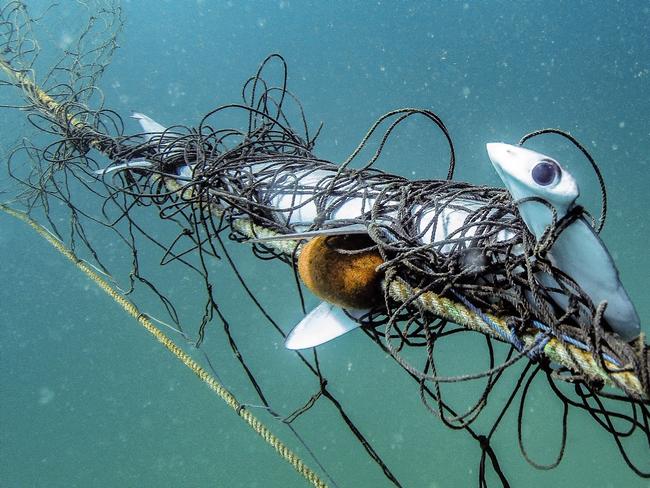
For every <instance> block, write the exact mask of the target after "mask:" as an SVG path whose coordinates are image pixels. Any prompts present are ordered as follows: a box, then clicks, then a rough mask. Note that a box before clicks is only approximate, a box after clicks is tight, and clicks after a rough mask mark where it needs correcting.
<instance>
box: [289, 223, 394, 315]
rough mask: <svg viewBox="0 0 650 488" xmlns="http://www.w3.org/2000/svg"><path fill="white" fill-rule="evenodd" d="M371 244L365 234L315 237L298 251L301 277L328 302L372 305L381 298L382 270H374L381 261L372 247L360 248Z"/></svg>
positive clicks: (345, 306)
mask: <svg viewBox="0 0 650 488" xmlns="http://www.w3.org/2000/svg"><path fill="white" fill-rule="evenodd" d="M371 245H372V241H371V240H370V239H369V238H368V237H367V236H365V235H358V234H351V235H345V236H319V237H315V238H313V239H312V240H310V241H309V242H308V243H307V244H305V245H304V246H303V248H302V251H301V252H300V257H299V258H298V273H299V274H300V278H302V281H303V282H304V283H305V285H306V286H307V288H309V289H310V290H311V291H312V292H313V293H314V294H315V295H316V296H318V297H319V298H322V299H323V300H325V301H327V302H329V303H333V304H334V305H339V306H340V307H343V308H355V309H364V308H372V307H373V306H376V305H378V304H379V303H381V301H382V298H383V295H382V292H381V288H380V282H381V273H380V272H378V271H377V267H378V266H379V265H381V264H382V263H383V260H382V258H381V256H380V255H379V253H378V252H377V251H375V250H373V251H359V249H365V248H367V247H370V246H371ZM350 251H357V252H352V253H350Z"/></svg>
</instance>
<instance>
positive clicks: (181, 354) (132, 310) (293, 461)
mask: <svg viewBox="0 0 650 488" xmlns="http://www.w3.org/2000/svg"><path fill="white" fill-rule="evenodd" d="M0 210H1V211H3V212H4V213H6V214H8V215H11V216H12V217H15V218H16V219H18V220H20V221H22V222H24V223H25V224H27V225H29V226H30V227H31V228H32V229H33V230H34V231H36V233H38V235H39V236H40V237H42V238H43V239H44V240H45V241H46V242H48V243H49V244H50V245H51V246H52V247H53V248H54V249H56V250H57V251H58V252H59V253H61V254H62V255H63V256H65V257H66V258H68V259H69V260H70V261H72V263H74V265H75V266H77V268H79V270H81V271H82V272H83V273H84V274H85V275H86V276H87V277H88V278H89V279H90V280H91V281H92V282H93V283H94V284H95V285H97V287H98V288H99V289H101V290H102V291H103V292H104V293H106V294H107V295H108V296H109V297H111V299H112V300H113V301H114V302H115V303H117V304H118V305H119V306H120V307H121V308H122V310H124V311H125V312H126V313H127V314H129V315H130V316H131V317H133V318H134V319H135V320H136V321H137V322H138V323H139V324H140V325H141V326H142V327H143V328H144V329H145V330H146V331H147V332H149V334H151V335H152V336H153V337H154V338H155V339H156V340H157V341H158V342H160V343H161V344H162V345H163V347H165V349H167V350H168V351H169V352H170V353H172V355H173V356H174V357H175V358H176V359H178V360H179V361H180V362H181V363H183V365H185V367H187V368H188V369H189V370H190V371H192V372H193V373H194V374H195V375H196V376H197V377H198V378H199V379H200V380H201V381H202V382H203V383H205V385H206V386H207V387H208V388H210V390H212V391H213V392H214V393H215V394H216V395H217V396H218V397H219V398H221V400H223V402H224V403H225V404H226V405H228V407H230V408H231V409H232V410H233V411H234V412H235V413H236V414H237V415H238V416H239V417H241V418H242V419H243V420H244V422H246V423H247V424H248V425H249V426H250V428H251V429H253V431H254V432H255V433H256V434H257V435H259V436H260V437H261V438H262V439H263V440H264V442H266V443H267V444H269V446H271V447H272V448H273V449H275V451H276V452H277V453H278V455H280V457H282V458H283V459H284V460H285V461H286V462H288V463H289V464H290V465H291V466H292V467H293V469H295V470H296V472H298V473H299V474H300V475H301V476H302V477H303V478H305V479H306V480H307V481H308V482H309V483H310V484H311V485H313V486H315V487H318V488H325V487H326V486H327V485H326V484H325V482H323V481H322V480H321V479H320V478H319V476H318V475H317V474H316V473H315V472H314V471H313V470H312V469H311V468H309V466H307V465H306V464H305V463H304V462H303V461H302V459H300V457H299V456H297V455H296V453H295V452H293V451H292V450H291V449H290V448H289V447H287V446H286V445H285V444H284V443H283V442H282V441H281V440H280V439H278V438H277V437H276V436H275V434H273V433H272V432H271V431H270V430H269V429H268V428H267V427H266V426H265V425H264V424H263V423H262V422H261V421H260V420H259V419H258V418H257V417H256V416H255V415H253V414H252V413H251V412H250V410H248V409H247V408H246V407H245V406H244V405H242V404H241V403H240V402H239V401H238V400H237V398H235V396H234V395H233V394H232V393H230V392H229V391H228V390H227V389H226V388H225V387H224V386H223V385H222V384H221V383H219V381H217V379H216V378H214V377H213V376H212V375H210V373H208V372H207V371H206V370H205V369H204V368H203V367H201V365H199V364H198V363H197V362H196V361H194V359H192V357H191V356H190V355H188V354H187V353H186V352H185V351H183V350H182V349H181V348H180V347H178V346H177V345H176V344H175V343H174V341H172V340H171V339H170V338H169V337H167V335H165V333H164V332H163V331H161V330H160V329H159V328H158V327H156V326H155V325H154V323H153V322H152V321H151V320H149V319H148V318H147V316H146V314H143V313H142V312H140V311H139V310H138V308H137V307H136V306H135V305H134V304H133V303H131V302H130V301H129V300H127V299H126V298H125V297H124V296H123V295H122V294H121V293H120V292H118V291H117V290H115V288H113V287H112V286H111V285H110V283H108V281H106V280H105V279H104V278H102V277H101V276H100V275H98V274H97V272H96V271H94V270H93V269H92V267H90V266H88V264H86V263H85V262H84V261H83V260H81V259H79V258H78V257H77V256H76V255H75V254H74V253H73V252H72V251H71V250H70V249H68V248H67V247H66V246H65V245H64V244H63V243H62V242H61V241H59V240H58V239H57V238H56V237H55V236H54V235H53V234H52V233H50V232H48V231H47V229H45V228H44V227H43V226H41V225H40V224H39V223H38V222H36V221H35V220H33V219H32V218H30V217H29V216H28V215H27V214H25V213H24V212H20V211H17V210H14V209H12V208H11V207H8V206H6V205H4V204H0Z"/></svg>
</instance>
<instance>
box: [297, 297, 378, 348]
mask: <svg viewBox="0 0 650 488" xmlns="http://www.w3.org/2000/svg"><path fill="white" fill-rule="evenodd" d="M366 312H367V311H365V310H364V311H358V310H355V311H354V313H353V315H354V316H361V315H363V314H365V313H366ZM358 327H360V324H359V323H358V322H356V321H354V320H353V319H351V318H350V317H348V316H347V315H346V314H345V312H344V311H343V309H341V308H339V307H337V306H335V305H332V304H331V303H327V302H322V303H321V304H320V305H319V306H318V307H316V308H315V309H314V310H312V311H311V312H309V313H308V314H307V315H306V316H305V318H304V319H302V320H301V321H300V323H299V324H298V325H296V326H295V327H294V328H293V330H292V331H291V332H290V333H289V335H288V336H287V340H286V341H285V342H284V347H286V348H287V349H307V348H310V347H316V346H320V345H321V344H324V343H325V342H328V341H331V340H332V339H336V338H337V337H339V336H342V335H343V334H345V333H347V332H350V331H351V330H354V329H356V328H358Z"/></svg>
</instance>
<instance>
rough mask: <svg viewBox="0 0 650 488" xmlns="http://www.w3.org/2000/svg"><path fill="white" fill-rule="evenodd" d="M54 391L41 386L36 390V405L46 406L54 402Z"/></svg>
mask: <svg viewBox="0 0 650 488" xmlns="http://www.w3.org/2000/svg"><path fill="white" fill-rule="evenodd" d="M54 396H55V394H54V390H52V389H51V388H48V387H47V386H43V387H42V388H40V389H39V390H38V403H39V405H47V404H48V403H50V402H51V401H52V400H54Z"/></svg>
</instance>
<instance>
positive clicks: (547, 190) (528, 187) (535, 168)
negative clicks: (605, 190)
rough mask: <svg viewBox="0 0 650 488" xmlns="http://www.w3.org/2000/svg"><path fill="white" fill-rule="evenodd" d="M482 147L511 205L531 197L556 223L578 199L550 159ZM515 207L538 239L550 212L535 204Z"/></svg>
mask: <svg viewBox="0 0 650 488" xmlns="http://www.w3.org/2000/svg"><path fill="white" fill-rule="evenodd" d="M486 147H487V152H488V156H489V157H490V161H492V165H493V166H494V169H496V171H497V173H498V174H499V176H500V177H501V180H503V183H504V185H505V186H506V188H507V189H508V191H509V192H510V194H511V195H512V198H513V199H514V200H515V201H520V200H523V199H526V198H531V197H535V198H538V199H541V200H544V201H545V202H547V203H548V205H550V206H552V207H553V208H554V209H555V211H556V212H557V218H558V219H560V218H562V217H563V216H564V215H566V213H567V211H568V210H569V209H570V208H571V207H572V206H573V204H574V202H575V200H576V198H578V195H579V194H580V190H579V189H578V183H576V180H575V179H574V178H573V176H571V174H570V173H569V172H567V171H566V170H565V169H564V168H562V166H560V164H559V163H558V162H557V161H555V160H554V159H553V158H550V157H548V156H546V155H544V154H540V153H538V152H535V151H531V150H530V149H525V148H523V147H520V146H512V145H510V144H504V143H501V142H491V143H489V144H487V145H486ZM517 206H518V208H519V213H520V214H521V217H522V219H523V220H524V222H525V223H526V226H527V227H528V229H529V230H530V231H531V232H532V233H533V234H534V235H535V237H536V238H537V239H539V238H540V237H541V236H542V234H543V233H544V230H545V229H546V228H547V227H548V226H549V225H550V224H551V223H552V221H553V212H552V211H551V209H550V208H549V206H547V205H545V204H544V203H541V202H539V201H524V202H520V203H518V205H517Z"/></svg>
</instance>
